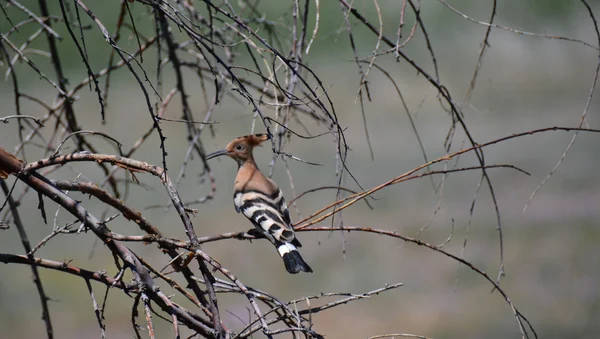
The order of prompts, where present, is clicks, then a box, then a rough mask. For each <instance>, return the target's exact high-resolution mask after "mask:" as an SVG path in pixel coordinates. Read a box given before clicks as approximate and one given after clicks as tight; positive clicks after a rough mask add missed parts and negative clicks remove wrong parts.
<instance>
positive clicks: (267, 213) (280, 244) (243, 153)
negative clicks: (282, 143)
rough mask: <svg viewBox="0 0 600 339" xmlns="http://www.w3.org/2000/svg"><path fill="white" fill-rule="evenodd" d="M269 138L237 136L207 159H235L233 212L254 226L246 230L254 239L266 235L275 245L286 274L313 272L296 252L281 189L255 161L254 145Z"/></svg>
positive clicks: (292, 229) (296, 247)
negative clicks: (236, 169)
mask: <svg viewBox="0 0 600 339" xmlns="http://www.w3.org/2000/svg"><path fill="white" fill-rule="evenodd" d="M270 139H271V137H270V135H269V134H251V135H246V136H242V137H238V138H235V139H234V140H232V141H231V142H229V143H228V144H227V147H225V149H223V150H220V151H216V152H213V153H211V154H208V155H207V156H206V160H209V159H212V158H215V157H218V156H222V155H227V156H228V157H230V158H231V159H233V160H235V162H236V163H237V165H238V171H237V175H236V177H235V184H234V187H233V205H234V207H235V211H236V212H238V213H242V214H243V215H244V216H245V217H246V218H248V219H249V220H250V221H251V222H252V224H253V225H254V229H251V230H250V231H248V233H249V234H251V235H254V236H256V237H257V238H267V239H268V240H269V241H270V242H271V243H272V244H273V245H275V247H276V248H277V252H278V253H279V255H280V256H281V258H282V259H283V263H284V264H285V268H286V270H287V271H288V272H289V273H291V274H295V273H298V272H301V271H302V272H311V273H312V271H313V270H312V268H311V267H310V266H309V265H308V264H307V263H306V262H305V261H304V259H303V258H302V256H301V255H300V252H298V248H299V247H302V244H301V243H300V241H298V239H297V238H296V234H295V233H294V228H293V227H292V221H291V218H290V211H289V210H288V207H287V205H286V203H285V199H284V197H283V193H282V192H281V189H279V187H278V186H277V184H276V183H275V182H274V181H273V180H271V179H270V178H268V177H266V176H265V175H264V174H263V173H262V172H261V171H260V170H259V168H258V166H257V165H256V162H255V161H254V155H253V149H254V147H257V146H259V145H260V144H261V143H262V142H264V141H267V140H270Z"/></svg>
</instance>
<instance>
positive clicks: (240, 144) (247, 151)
mask: <svg viewBox="0 0 600 339" xmlns="http://www.w3.org/2000/svg"><path fill="white" fill-rule="evenodd" d="M269 139H271V138H270V137H269V135H268V134H251V135H245V136H243V137H238V138H235V139H233V140H232V141H231V142H230V143H229V144H227V147H225V149H222V150H220V151H216V152H213V153H211V154H209V155H207V156H206V160H208V159H212V158H215V157H218V156H221V155H227V156H229V157H230V158H232V159H234V160H235V161H237V162H238V163H240V162H244V161H246V160H247V159H251V158H252V149H253V148H254V147H256V146H259V145H260V144H261V143H262V142H264V141H267V140H269Z"/></svg>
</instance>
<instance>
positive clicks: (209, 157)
mask: <svg viewBox="0 0 600 339" xmlns="http://www.w3.org/2000/svg"><path fill="white" fill-rule="evenodd" d="M227 154H229V152H227V150H226V149H222V150H220V151H216V152H212V153H211V154H208V155H207V156H206V160H208V159H212V158H216V157H220V156H221V155H227Z"/></svg>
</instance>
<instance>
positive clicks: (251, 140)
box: [236, 133, 271, 147]
mask: <svg viewBox="0 0 600 339" xmlns="http://www.w3.org/2000/svg"><path fill="white" fill-rule="evenodd" d="M269 139H271V138H270V137H269V135H268V134H264V133H259V134H250V135H244V136H243V137H239V138H237V139H236V140H238V141H239V140H245V141H246V142H247V143H248V145H250V146H252V147H255V146H258V145H260V144H261V143H263V142H265V141H267V140H269Z"/></svg>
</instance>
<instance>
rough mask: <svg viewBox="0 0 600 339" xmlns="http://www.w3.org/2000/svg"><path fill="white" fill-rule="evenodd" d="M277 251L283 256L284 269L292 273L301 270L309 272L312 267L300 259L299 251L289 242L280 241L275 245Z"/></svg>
mask: <svg viewBox="0 0 600 339" xmlns="http://www.w3.org/2000/svg"><path fill="white" fill-rule="evenodd" d="M277 251H278V252H279V255H281V257H282V258H283V263H284V264H285V269H286V270H287V271H288V272H289V273H292V274H295V273H298V272H300V271H302V272H311V273H312V271H313V270H312V268H310V266H308V264H307V263H306V261H304V259H302V256H301V255H300V252H298V249H296V246H294V245H293V244H291V243H289V242H285V243H280V244H279V245H278V246H277Z"/></svg>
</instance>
